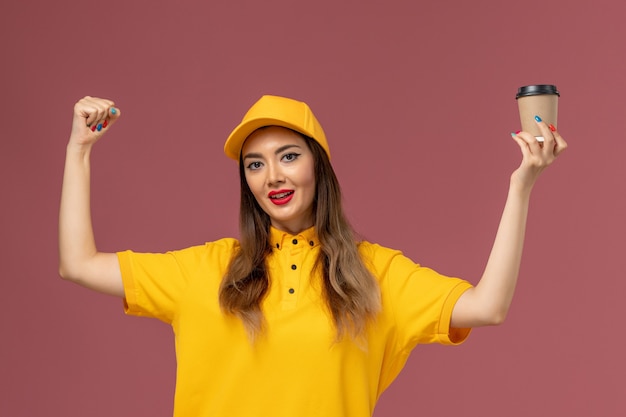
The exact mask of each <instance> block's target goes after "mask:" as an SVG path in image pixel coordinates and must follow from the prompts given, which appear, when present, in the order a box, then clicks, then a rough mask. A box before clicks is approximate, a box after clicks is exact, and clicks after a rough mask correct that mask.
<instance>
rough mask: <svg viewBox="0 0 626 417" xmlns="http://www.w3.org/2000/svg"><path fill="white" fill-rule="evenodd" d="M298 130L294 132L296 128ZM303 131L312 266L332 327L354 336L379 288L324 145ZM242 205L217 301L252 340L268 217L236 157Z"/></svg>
mask: <svg viewBox="0 0 626 417" xmlns="http://www.w3.org/2000/svg"><path fill="white" fill-rule="evenodd" d="M296 133H298V132H296ZM298 134H299V135H300V136H302V137H303V138H304V139H305V141H306V143H307V145H308V147H309V149H310V150H311V152H312V154H313V159H314V167H315V168H314V169H315V184H316V197H315V199H314V201H313V212H314V213H315V231H316V233H317V236H318V239H319V242H320V253H319V255H318V258H317V260H316V262H315V267H314V270H317V271H321V274H322V277H323V288H322V290H323V294H324V297H325V302H326V305H327V307H328V310H329V312H330V313H331V315H332V319H333V322H334V324H335V328H336V331H337V340H340V339H341V338H343V337H344V336H345V335H349V336H350V337H352V338H354V339H357V338H359V337H361V336H363V335H364V334H365V330H366V327H367V324H368V323H369V322H370V321H373V320H374V319H375V317H376V315H377V313H378V312H379V311H380V308H381V307H380V304H381V301H380V290H379V287H378V283H377V282H376V279H375V278H374V277H373V275H372V274H371V272H370V271H369V270H368V269H367V267H366V265H365V263H364V262H363V260H362V259H361V256H360V254H359V251H358V242H357V240H356V235H355V233H354V230H353V229H352V227H351V226H350V224H349V223H348V221H347V219H346V217H345V215H344V211H343V207H342V198H341V188H340V186H339V181H338V180H337V176H336V175H335V172H334V170H333V168H332V165H331V164H330V160H329V159H328V156H327V154H326V152H325V151H324V149H323V148H322V147H321V146H320V145H319V144H318V143H317V142H316V141H315V140H313V139H311V138H308V137H306V136H304V135H301V134H300V133H298ZM239 177H240V183H241V205H240V212H239V227H240V233H241V237H240V241H239V243H240V248H239V250H238V251H237V252H236V253H235V254H234V255H233V258H232V259H231V262H230V265H229V269H228V271H227V273H226V275H225V276H224V278H223V280H222V283H221V285H220V292H219V302H220V306H221V308H222V310H223V311H224V312H225V313H227V314H232V315H234V316H236V317H239V318H240V319H241V321H242V322H243V324H244V326H245V328H246V330H247V332H248V335H249V336H250V338H251V340H254V339H255V338H256V337H257V336H258V335H260V334H261V333H262V332H263V330H264V324H265V318H264V316H263V311H262V309H261V303H262V301H263V299H264V297H265V296H266V295H267V292H268V290H269V286H270V282H269V280H270V277H269V276H268V272H267V264H266V257H267V256H268V255H269V254H270V253H271V251H272V248H271V245H270V240H269V235H270V231H269V229H270V218H269V216H268V215H267V214H266V213H265V212H264V211H263V210H262V209H261V207H260V206H259V204H258V203H257V201H256V199H255V198H254V195H253V194H252V191H251V190H250V187H249V186H248V183H247V181H246V178H245V171H244V166H243V163H242V161H241V160H240V161H239Z"/></svg>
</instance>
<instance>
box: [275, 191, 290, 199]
mask: <svg viewBox="0 0 626 417" xmlns="http://www.w3.org/2000/svg"><path fill="white" fill-rule="evenodd" d="M291 193H292V191H287V192H284V193H280V194H274V195H273V196H271V197H270V198H285V197H287V196H288V195H290V194H291Z"/></svg>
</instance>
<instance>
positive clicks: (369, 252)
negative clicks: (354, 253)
mask: <svg viewBox="0 0 626 417" xmlns="http://www.w3.org/2000/svg"><path fill="white" fill-rule="evenodd" d="M358 248H359V253H360V254H361V258H362V259H363V262H365V265H366V266H367V267H368V268H370V270H372V272H373V273H374V274H375V275H377V276H382V275H385V274H386V273H387V271H388V270H389V268H390V266H391V264H392V263H393V262H394V260H397V259H402V258H404V259H406V258H405V256H404V255H403V254H402V252H401V251H399V250H397V249H391V248H386V247H384V246H381V245H379V244H377V243H370V242H367V241H362V242H360V243H359V244H358Z"/></svg>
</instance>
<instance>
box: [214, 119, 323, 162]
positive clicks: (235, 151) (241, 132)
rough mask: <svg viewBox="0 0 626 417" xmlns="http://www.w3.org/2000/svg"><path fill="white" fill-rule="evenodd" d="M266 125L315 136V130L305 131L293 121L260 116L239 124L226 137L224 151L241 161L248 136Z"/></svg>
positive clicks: (230, 156)
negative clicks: (241, 154)
mask: <svg viewBox="0 0 626 417" xmlns="http://www.w3.org/2000/svg"><path fill="white" fill-rule="evenodd" d="M266 126H280V127H286V128H288V129H291V130H295V131H296V132H299V133H301V134H303V135H305V136H308V137H313V132H303V131H302V129H301V128H300V127H298V126H295V125H292V124H291V123H287V122H285V121H284V120H280V119H276V118H271V117H260V118H256V119H250V120H246V121H245V122H243V123H241V124H240V125H239V126H237V127H236V128H235V129H234V130H233V131H232V132H231V134H230V136H228V139H226V143H224V153H225V154H226V156H228V157H229V158H231V159H234V160H236V161H239V156H240V153H241V148H243V143H244V142H245V141H246V139H247V138H248V136H250V135H251V134H252V132H254V131H255V130H257V129H260V128H262V127H266Z"/></svg>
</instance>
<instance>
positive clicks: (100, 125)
mask: <svg viewBox="0 0 626 417" xmlns="http://www.w3.org/2000/svg"><path fill="white" fill-rule="evenodd" d="M101 130H102V123H98V132H99V131H101Z"/></svg>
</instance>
